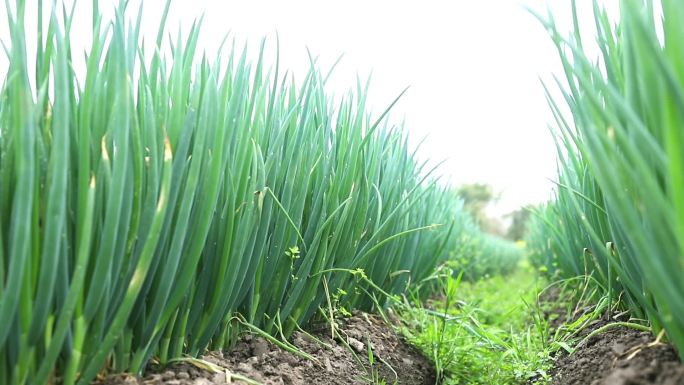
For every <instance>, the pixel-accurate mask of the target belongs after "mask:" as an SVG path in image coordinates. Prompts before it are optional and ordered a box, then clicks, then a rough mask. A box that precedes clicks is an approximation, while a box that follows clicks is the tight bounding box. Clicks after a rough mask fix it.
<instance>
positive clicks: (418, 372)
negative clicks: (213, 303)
mask: <svg viewBox="0 0 684 385" xmlns="http://www.w3.org/2000/svg"><path fill="white" fill-rule="evenodd" d="M311 334H312V335H313V336H315V338H316V339H318V341H316V340H315V339H313V338H311V337H310V336H307V335H306V334H304V333H299V332H297V333H295V334H294V336H293V338H292V343H293V344H294V345H295V346H297V347H298V348H299V349H301V350H302V351H304V352H306V353H308V354H310V355H311V356H313V357H314V360H309V359H306V358H304V357H301V356H300V355H296V354H293V353H290V352H288V351H285V350H283V349H281V348H279V347H278V346H276V345H274V344H271V343H269V342H267V341H266V340H264V339H263V338H261V337H254V336H247V337H246V338H244V339H243V340H242V341H241V342H239V343H238V344H237V345H236V346H235V347H234V348H233V349H232V350H231V351H230V352H227V353H222V352H210V353H208V354H206V355H205V356H204V357H202V359H203V360H205V361H208V362H211V363H213V364H216V365H218V366H219V367H220V368H221V372H217V371H209V370H207V369H203V368H200V366H201V364H200V365H196V364H190V363H180V364H174V365H172V366H170V367H167V368H165V369H163V370H161V372H157V373H148V374H146V376H145V377H144V378H136V377H134V376H130V375H118V376H110V377H109V378H107V380H105V381H103V382H100V384H102V385H124V384H125V385H129V384H130V385H142V384H145V385H160V384H166V385H211V384H230V383H235V384H244V383H245V382H244V381H241V380H239V379H238V378H235V377H232V378H231V374H233V375H235V374H237V375H241V376H244V377H247V378H250V379H252V380H254V381H256V382H257V383H260V384H264V385H276V384H278V385H281V384H282V385H298V384H302V385H303V384H333V385H343V384H344V385H346V384H368V383H375V381H374V378H375V379H376V380H377V379H378V378H380V379H384V380H385V383H387V384H394V383H397V384H407V385H419V384H421V385H422V384H425V385H427V384H434V381H435V371H434V369H433V367H432V365H431V364H430V362H429V361H428V360H427V359H426V358H425V357H424V356H423V355H421V354H420V353H419V352H418V351H417V350H416V349H414V348H413V347H410V346H408V345H406V344H405V343H404V342H403V341H402V340H401V339H400V337H398V336H397V334H396V333H395V332H394V330H393V329H392V327H391V326H389V325H387V324H385V323H384V322H383V321H382V320H381V319H380V318H379V317H377V316H374V315H368V314H360V315H356V316H354V317H351V318H349V319H346V320H344V321H342V322H341V325H340V327H339V328H338V334H339V335H340V336H342V337H338V338H336V339H332V338H330V337H331V330H330V327H329V325H328V326H326V325H321V327H319V328H318V329H317V330H313V331H312V332H311ZM368 343H370V347H371V351H372V357H373V361H374V364H373V365H371V364H370V363H369V354H368ZM215 369H216V368H215Z"/></svg>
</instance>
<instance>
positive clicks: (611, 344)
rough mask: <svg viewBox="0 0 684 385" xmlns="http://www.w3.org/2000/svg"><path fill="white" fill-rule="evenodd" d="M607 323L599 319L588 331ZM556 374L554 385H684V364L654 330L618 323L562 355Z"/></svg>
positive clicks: (557, 363)
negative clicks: (639, 329) (644, 330)
mask: <svg viewBox="0 0 684 385" xmlns="http://www.w3.org/2000/svg"><path fill="white" fill-rule="evenodd" d="M606 324H608V322H606V321H600V322H597V323H596V324H595V325H592V326H591V327H590V328H589V329H588V330H587V331H586V334H588V333H590V332H591V331H593V330H596V329H598V328H600V327H602V326H604V325H606ZM552 377H553V380H552V382H551V385H575V384H577V385H579V384H582V385H647V384H659V385H684V365H682V364H681V363H680V362H679V359H678V357H677V352H676V351H675V350H674V348H673V347H672V346H670V345H668V344H664V343H661V342H656V338H655V337H653V335H652V334H651V333H649V332H641V331H637V330H634V329H631V328H628V327H624V326H617V327H615V328H611V329H608V330H607V331H605V332H602V333H600V334H598V335H596V336H594V337H592V338H591V339H590V340H589V341H587V343H585V344H583V345H582V346H580V347H579V348H578V349H577V350H576V351H575V353H574V354H571V355H568V354H562V355H561V356H559V357H558V359H557V360H556V363H555V367H554V370H553V372H552Z"/></svg>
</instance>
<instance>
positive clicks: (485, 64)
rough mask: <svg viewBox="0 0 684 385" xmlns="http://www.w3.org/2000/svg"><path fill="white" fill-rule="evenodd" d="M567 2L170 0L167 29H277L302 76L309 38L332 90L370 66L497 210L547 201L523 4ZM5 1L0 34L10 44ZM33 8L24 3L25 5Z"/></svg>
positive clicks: (83, 35)
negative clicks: (490, 194) (495, 201)
mask: <svg viewBox="0 0 684 385" xmlns="http://www.w3.org/2000/svg"><path fill="white" fill-rule="evenodd" d="M27 2H28V3H30V4H32V3H36V1H31V0H28V1H27ZM139 2H140V0H137V1H136V0H131V1H130V5H131V6H132V7H135V8H137V7H138V6H139V4H140V3H139ZM578 2H579V3H580V6H581V7H580V14H581V19H582V20H581V21H582V25H583V26H587V27H589V26H591V23H592V20H593V18H592V14H591V12H590V9H591V8H590V7H591V1H590V0H579V1H578ZM617 2H618V0H604V1H602V3H604V4H605V5H606V6H607V7H608V8H609V9H616V8H617V6H616V3H617ZM44 3H49V1H44ZM67 3H71V1H67ZM90 3H91V2H90V1H85V0H80V2H79V5H78V6H79V12H78V13H77V18H76V20H75V22H74V23H75V24H74V27H73V32H72V35H73V37H74V42H73V45H74V47H76V48H77V49H79V51H77V52H82V50H83V48H78V47H85V46H86V44H88V43H89V30H90ZM114 3H116V1H114V0H101V1H100V4H101V8H102V10H103V11H111V9H112V8H113V4H114ZM163 4H164V1H162V0H146V1H145V4H144V19H143V20H144V26H143V28H144V34H145V35H146V37H147V40H153V39H154V37H155V36H156V28H157V24H158V20H159V18H160V15H161V11H162V8H163ZM569 4H570V2H569V1H567V0H451V1H448V0H442V1H437V0H423V1H416V0H412V1H404V0H365V1H364V0H349V1H321V0H297V1H285V0H249V1H248V0H243V1H235V0H229V1H219V0H174V1H173V4H172V9H171V13H170V15H169V20H168V22H169V23H168V26H169V28H170V30H171V31H177V27H178V26H182V28H183V30H184V31H187V29H188V27H189V25H190V24H191V23H192V21H193V20H194V19H196V18H198V17H200V16H201V15H202V14H204V24H203V29H202V31H203V32H202V35H201V38H200V48H201V49H204V50H206V51H207V53H208V54H209V55H211V54H212V53H214V52H216V47H217V46H218V44H219V42H220V41H221V39H222V37H223V36H224V35H225V34H226V33H227V32H231V33H232V36H234V37H236V38H237V40H238V42H240V41H244V40H247V41H249V43H250V45H251V46H254V48H255V49H256V47H257V46H258V44H259V41H260V39H261V38H262V37H266V38H267V39H268V41H270V42H271V43H272V44H271V45H270V47H271V48H274V44H275V33H276V31H277V32H278V35H279V38H280V48H281V62H282V65H283V66H285V67H287V68H290V69H292V70H293V71H294V72H295V74H300V77H301V76H302V75H304V74H305V72H306V70H307V68H308V57H307V52H306V49H307V47H308V49H309V50H310V51H311V52H312V53H313V54H314V55H316V56H319V58H320V63H321V65H322V67H323V68H324V69H325V68H327V67H329V66H330V65H331V64H332V63H333V62H334V61H335V60H336V59H337V58H338V57H339V56H340V55H342V54H344V58H343V60H342V62H341V63H340V65H339V66H338V67H337V69H336V70H335V73H334V74H335V75H334V77H333V78H332V81H331V83H330V87H329V91H330V92H332V93H336V94H342V93H344V92H345V91H346V90H347V89H349V88H350V87H352V86H354V85H355V84H356V77H357V76H360V77H362V78H366V77H367V76H368V75H369V74H370V73H371V72H372V74H373V76H372V79H373V80H372V83H371V89H370V95H369V100H370V104H371V106H373V109H374V111H376V113H380V112H382V110H384V108H385V106H386V105H388V104H389V103H390V102H391V101H392V100H393V99H394V98H395V97H396V95H398V94H399V93H400V92H401V91H402V90H403V89H404V88H406V87H407V86H410V90H409V92H408V93H407V94H406V95H405V97H404V98H403V99H402V100H401V102H400V103H399V104H398V105H397V106H396V108H395V109H394V112H393V113H392V119H394V120H395V121H396V122H401V121H402V120H405V122H406V129H407V130H408V132H409V134H410V136H411V138H412V139H413V142H414V143H417V142H418V141H420V140H421V139H423V138H424V137H427V139H426V141H425V143H424V144H423V146H422V151H421V152H420V156H421V157H423V158H431V159H433V160H435V161H439V160H446V162H445V163H444V165H443V166H442V168H441V169H440V173H441V174H442V175H444V176H445V177H446V178H449V179H450V180H451V183H452V184H455V185H458V184H462V183H473V182H480V183H488V184H491V185H492V186H494V188H495V189H496V190H497V191H499V192H501V193H502V198H501V202H500V204H499V206H498V208H497V209H496V212H498V213H502V212H507V211H510V210H513V209H515V208H517V207H519V206H521V205H523V204H526V203H535V202H540V201H543V200H546V199H547V198H548V197H549V194H550V190H551V187H552V185H551V183H550V182H549V181H548V179H549V178H554V176H555V150H554V146H553V142H552V139H551V136H550V134H549V131H548V128H547V125H548V123H549V122H551V118H552V117H551V115H550V113H549V109H548V107H547V104H546V100H545V98H544V94H543V90H542V88H541V85H540V80H539V78H540V77H541V78H543V79H547V80H550V79H551V77H550V76H551V74H553V73H560V72H559V66H560V64H559V62H558V59H557V54H556V52H555V50H554V46H553V45H552V44H551V43H550V40H549V38H548V36H547V35H546V32H545V31H544V29H543V28H542V27H541V26H540V24H539V23H538V22H537V20H535V19H534V18H533V17H532V16H531V15H530V14H529V13H528V12H527V10H526V9H525V7H530V8H532V9H535V10H537V11H539V12H542V13H546V10H547V8H549V7H551V8H552V10H553V12H554V14H555V15H556V17H557V19H558V23H559V24H560V25H562V26H564V28H569V25H570V5H569ZM2 8H3V9H0V18H1V19H0V20H3V22H2V23H1V24H0V28H1V29H0V37H1V38H2V40H3V41H5V42H7V41H8V39H7V32H6V25H5V24H6V23H5V22H4V20H6V18H5V17H6V16H5V15H4V13H5V9H4V7H2ZM31 9H32V7H31V5H29V8H28V12H27V14H28V15H31V14H32V12H31ZM109 14H110V15H111V12H110V13H109ZM29 18H30V19H32V18H31V16H29ZM34 30H35V29H33V30H31V29H29V31H34ZM589 30H590V28H588V31H589ZM29 38H32V37H31V35H30V34H29ZM33 38H35V37H33ZM76 57H78V55H77V56H76ZM3 60H5V58H3ZM76 68H79V66H78V63H76ZM0 69H3V67H2V65H1V63H0ZM3 71H4V70H3Z"/></svg>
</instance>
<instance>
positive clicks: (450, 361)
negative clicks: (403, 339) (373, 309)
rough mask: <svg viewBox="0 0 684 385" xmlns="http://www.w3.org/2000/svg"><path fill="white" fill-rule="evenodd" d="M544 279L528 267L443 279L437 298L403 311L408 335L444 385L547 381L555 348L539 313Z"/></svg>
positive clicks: (447, 275)
mask: <svg viewBox="0 0 684 385" xmlns="http://www.w3.org/2000/svg"><path fill="white" fill-rule="evenodd" d="M545 285H546V281H545V279H544V278H542V277H540V276H539V275H538V273H537V272H536V270H535V269H534V268H533V267H532V266H531V265H530V264H529V263H527V262H526V261H520V266H518V268H517V269H515V270H514V271H513V272H512V273H510V274H508V275H500V274H497V275H493V276H490V277H482V278H480V279H478V280H475V281H466V280H462V279H461V276H458V277H454V276H453V275H451V274H444V275H443V276H442V277H441V278H440V288H441V290H440V291H438V293H439V294H438V295H437V296H436V297H435V298H433V299H430V300H428V301H424V302H418V301H415V302H413V303H412V307H406V308H402V309H403V310H401V311H400V314H401V317H402V319H404V322H405V327H404V328H403V332H404V334H405V335H406V336H407V338H408V340H409V341H411V342H412V343H414V344H415V345H416V346H418V347H419V348H420V349H422V350H423V352H425V354H426V355H427V356H428V357H430V358H431V359H432V360H433V361H434V362H435V364H436V367H437V371H438V375H439V377H440V381H441V383H443V384H502V385H503V384H528V383H531V382H533V381H540V383H542V382H543V381H545V380H546V379H547V378H548V374H547V369H548V368H549V367H550V365H551V354H552V350H551V349H552V344H551V343H550V340H549V338H550V336H549V333H548V326H547V324H546V321H544V320H543V319H542V317H541V314H540V313H539V311H538V310H539V309H538V308H537V304H536V299H537V294H538V293H539V291H540V290H541V289H542V288H543V287H544V286H545Z"/></svg>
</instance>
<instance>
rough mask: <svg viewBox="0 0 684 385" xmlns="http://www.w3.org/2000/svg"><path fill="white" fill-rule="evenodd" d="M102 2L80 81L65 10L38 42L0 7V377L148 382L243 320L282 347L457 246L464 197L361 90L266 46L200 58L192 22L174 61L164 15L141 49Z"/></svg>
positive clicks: (230, 334) (412, 277)
mask: <svg viewBox="0 0 684 385" xmlns="http://www.w3.org/2000/svg"><path fill="white" fill-rule="evenodd" d="M93 6H94V12H93V20H92V25H93V37H94V38H93V42H92V46H91V47H90V48H89V50H88V51H87V55H86V61H87V72H86V73H85V76H84V77H82V78H79V77H77V74H76V73H75V72H74V69H73V68H74V67H73V66H72V60H74V56H72V52H71V48H70V46H69V34H70V33H71V32H70V28H71V25H72V22H73V20H72V19H71V16H69V14H70V13H69V12H65V13H64V16H58V14H57V13H54V12H53V13H52V14H51V15H49V22H48V23H47V25H48V28H47V29H46V30H43V29H42V28H41V27H40V26H41V25H42V23H40V22H39V23H38V25H39V30H38V33H37V41H31V42H29V41H27V38H26V31H25V26H24V19H25V16H26V15H24V13H25V4H24V2H23V1H17V3H16V6H15V7H14V8H13V9H8V14H9V20H8V25H9V29H10V33H11V36H10V41H8V42H6V45H7V47H8V48H7V52H8V55H9V61H10V68H9V72H8V73H7V75H6V77H5V79H4V84H3V86H2V89H1V90H0V383H2V384H7V383H12V384H44V383H47V382H49V381H52V380H54V379H55V378H58V381H59V382H63V383H65V384H73V383H76V382H77V383H78V384H82V385H83V384H88V383H89V381H90V380H91V379H93V378H94V377H95V376H96V374H98V373H99V372H100V371H101V370H103V369H110V370H115V371H123V370H130V371H133V372H139V371H141V370H142V369H143V368H144V365H145V364H146V362H147V361H148V360H149V359H150V357H153V356H154V357H157V359H158V360H159V361H160V362H162V363H163V362H166V361H168V360H169V359H171V358H174V357H179V356H181V355H182V354H190V355H197V354H199V353H201V352H202V351H203V350H204V349H205V348H207V347H208V346H211V347H214V348H221V347H224V346H226V345H227V344H230V343H231V341H232V339H233V338H234V337H235V332H236V330H237V328H238V327H239V326H240V325H244V324H250V325H251V326H250V328H254V327H258V328H260V329H263V330H264V331H266V332H270V333H275V332H277V331H282V332H283V333H284V334H285V335H288V333H289V332H291V331H292V330H293V328H294V327H295V325H298V324H302V323H304V322H306V321H307V320H308V319H310V318H311V317H312V316H313V315H314V314H316V312H317V310H318V309H319V306H320V305H322V304H324V303H325V302H326V301H327V300H328V297H327V296H328V295H330V296H335V300H336V301H339V303H341V304H344V306H348V307H352V308H369V307H370V306H372V305H373V303H374V302H373V301H371V296H369V295H368V294H373V293H374V292H375V291H376V290H377V289H378V288H380V289H381V290H383V291H386V292H389V293H397V292H401V291H403V290H405V288H406V286H407V285H408V284H409V283H410V282H415V281H420V280H422V279H423V278H425V277H427V276H428V275H430V274H432V272H433V270H434V269H435V267H436V266H437V265H438V264H439V263H441V262H442V261H444V260H445V259H446V258H448V257H449V254H450V253H453V252H454V251H453V250H459V242H461V240H462V239H463V237H464V232H465V231H466V229H467V228H468V226H466V224H465V223H464V222H465V219H464V218H466V216H465V215H464V212H463V207H462V202H460V201H458V200H455V199H453V196H452V195H451V194H450V193H447V191H449V190H448V188H446V187H440V186H439V185H438V184H436V182H435V181H434V180H433V179H431V176H430V174H431V171H430V170H425V169H424V166H423V164H421V163H418V161H417V160H416V157H415V155H414V153H413V152H411V151H409V148H408V145H407V139H406V136H405V135H404V133H403V131H402V129H401V128H400V127H395V126H392V125H390V124H389V123H388V122H387V121H386V119H385V118H386V113H383V114H382V115H381V116H379V117H376V118H375V119H371V117H370V116H369V115H368V114H367V112H366V109H365V95H366V91H365V88H364V87H363V86H362V85H360V86H359V88H358V90H357V92H351V93H349V94H348V95H346V96H345V97H343V98H342V99H340V100H337V99H334V98H333V97H331V96H330V95H328V94H327V93H326V92H325V91H324V89H325V83H326V78H327V77H326V76H324V75H323V74H322V73H321V72H320V71H319V70H318V69H317V68H316V66H315V64H314V63H313V62H312V66H311V71H310V72H309V73H308V74H307V75H306V76H305V77H304V79H303V80H302V81H301V82H299V83H296V82H295V81H294V80H293V77H292V76H290V75H284V74H283V72H282V71H281V69H280V68H278V65H275V66H274V67H273V68H265V65H264V62H263V53H264V47H263V45H262V48H261V50H260V56H259V58H258V60H256V62H251V61H250V60H248V56H249V55H248V54H247V51H246V50H244V51H241V52H240V51H238V50H236V49H234V48H232V49H230V50H229V52H227V54H225V55H222V54H220V53H219V54H217V55H216V58H212V59H209V58H206V57H203V58H201V59H199V58H198V57H197V56H198V55H197V54H196V52H195V49H196V45H197V41H198V38H199V33H200V30H199V27H198V26H195V27H194V28H193V29H192V30H191V31H190V33H189V34H188V36H187V37H185V38H181V37H178V39H177V40H176V41H173V42H171V44H170V47H171V49H170V51H169V50H166V49H164V48H163V47H162V36H163V34H164V32H163V25H164V20H161V24H160V25H161V26H162V27H160V29H159V35H158V37H157V40H156V46H157V48H158V49H156V50H155V51H154V52H153V53H152V54H149V52H145V50H144V49H143V45H142V44H141V37H140V36H139V30H140V23H141V20H142V18H141V15H140V14H135V15H133V16H134V18H135V20H136V21H134V22H132V23H131V22H130V21H128V20H130V18H129V16H130V15H125V11H124V8H125V7H124V2H122V4H121V6H120V7H119V8H118V10H117V12H116V17H115V20H114V21H112V22H111V23H109V22H106V21H104V20H102V18H101V16H100V13H99V11H98V8H97V7H98V2H97V0H95V1H94V2H93ZM40 12H41V13H40V14H39V15H37V16H38V20H43V19H44V17H45V15H43V14H42V12H43V10H42V9H40ZM167 12H168V5H167ZM167 12H165V15H166V14H167ZM34 43H35V44H36V45H37V52H35V53H33V52H27V47H28V46H32V45H33V44H34ZM166 55H168V56H166ZM77 57H80V56H77ZM34 59H35V63H36V71H35V73H33V71H30V70H29V68H31V66H30V65H29V61H30V60H34ZM77 79H81V82H80V83H79V81H78V80H77ZM469 234H470V235H469V236H471V237H472V236H473V234H475V233H473V232H472V231H471V232H469ZM344 270H347V271H344ZM350 270H351V271H363V273H364V274H365V275H366V276H367V277H368V278H369V279H370V280H371V281H372V282H374V283H375V284H376V285H377V286H373V285H370V283H369V282H368V281H367V280H358V279H357V277H356V276H355V275H354V274H349V272H348V271H350ZM341 288H344V290H343V291H342V290H338V289H341ZM324 289H325V290H324ZM343 293H347V294H343ZM380 298H381V297H380ZM51 379H52V380H51Z"/></svg>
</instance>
